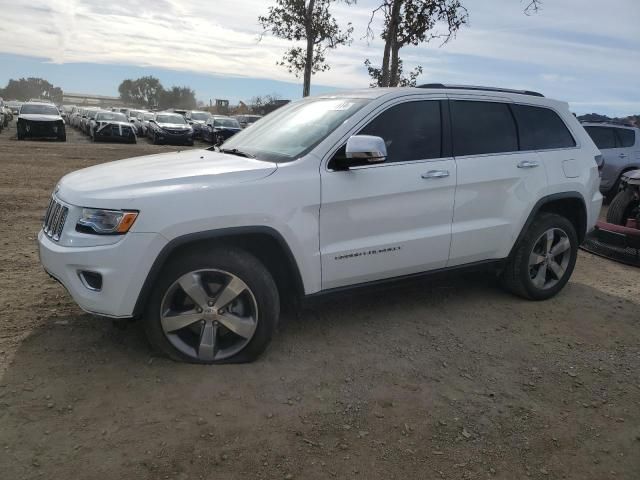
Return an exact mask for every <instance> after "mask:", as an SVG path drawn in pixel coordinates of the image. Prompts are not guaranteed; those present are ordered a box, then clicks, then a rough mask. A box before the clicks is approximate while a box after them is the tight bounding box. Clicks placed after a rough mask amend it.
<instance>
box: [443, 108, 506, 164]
mask: <svg viewBox="0 0 640 480" xmlns="http://www.w3.org/2000/svg"><path fill="white" fill-rule="evenodd" d="M451 116H452V127H453V154H454V155H455V156H464V155H482V154H487V153H503V152H517V151H518V134H517V130H516V124H515V121H514V119H513V115H511V111H510V110H509V106H508V105H507V104H506V103H498V102H477V101H466V100H454V101H452V102H451Z"/></svg>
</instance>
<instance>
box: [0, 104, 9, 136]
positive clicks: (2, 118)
mask: <svg viewBox="0 0 640 480" xmlns="http://www.w3.org/2000/svg"><path fill="white" fill-rule="evenodd" d="M9 113H10V112H8V109H7V108H6V105H5V103H4V100H3V99H2V97H0V131H2V129H4V128H7V127H8V126H9Z"/></svg>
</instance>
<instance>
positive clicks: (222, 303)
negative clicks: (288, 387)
mask: <svg viewBox="0 0 640 480" xmlns="http://www.w3.org/2000/svg"><path fill="white" fill-rule="evenodd" d="M160 322H161V324H162V330H163V331H164V334H165V335H166V337H167V339H168V340H169V342H171V344H172V345H173V346H174V347H175V348H177V349H178V350H179V351H180V352H182V353H183V354H185V355H187V356H189V357H190V358H193V359H197V360H200V361H203V362H212V361H219V360H224V359H226V358H229V357H232V356H233V355H235V354H237V353H238V352H240V351H241V350H242V349H243V348H245V347H246V346H247V344H248V343H249V342H250V341H251V339H252V338H253V336H254V334H255V331H256V327H257V325H258V304H257V302H256V299H255V296H254V295H253V292H252V291H251V289H250V288H249V287H248V286H247V284H246V283H245V282H244V281H242V279H240V278H239V277H237V276H236V275H234V274H232V273H229V272H225V271H222V270H216V269H206V270H197V271H193V272H189V273H186V274H184V275H182V276H181V277H180V278H178V279H177V280H176V281H175V282H174V283H173V284H172V285H171V286H170V287H169V289H168V290H167V292H166V293H165V295H164V298H163V299H162V303H161V306H160Z"/></svg>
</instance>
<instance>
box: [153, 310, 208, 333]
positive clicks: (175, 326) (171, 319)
mask: <svg viewBox="0 0 640 480" xmlns="http://www.w3.org/2000/svg"><path fill="white" fill-rule="evenodd" d="M199 320H202V314H201V313H198V312H195V311H194V310H189V311H188V312H184V313H165V314H163V315H162V317H161V322H162V328H163V329H164V331H165V332H167V333H171V332H175V331H176V330H180V329H182V328H184V327H188V326H189V325H193V324H194V323H196V322H197V321H199Z"/></svg>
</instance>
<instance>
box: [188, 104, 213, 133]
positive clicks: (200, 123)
mask: <svg viewBox="0 0 640 480" xmlns="http://www.w3.org/2000/svg"><path fill="white" fill-rule="evenodd" d="M210 116H211V114H210V113H209V112H203V111H200V110H189V111H188V112H187V113H186V114H185V118H186V119H187V122H189V125H191V128H193V138H202V129H203V128H204V125H205V123H206V122H207V119H208V118H209V117H210Z"/></svg>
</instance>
